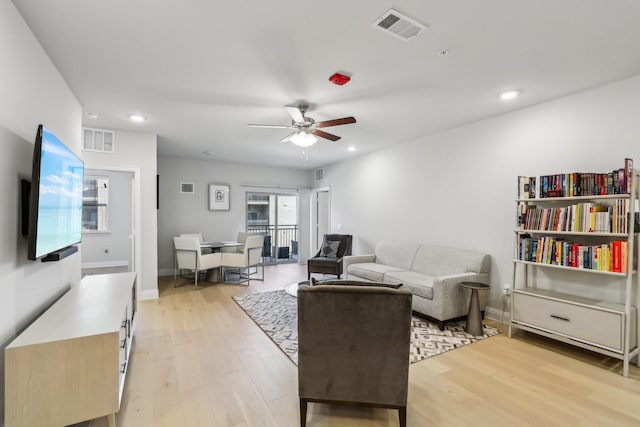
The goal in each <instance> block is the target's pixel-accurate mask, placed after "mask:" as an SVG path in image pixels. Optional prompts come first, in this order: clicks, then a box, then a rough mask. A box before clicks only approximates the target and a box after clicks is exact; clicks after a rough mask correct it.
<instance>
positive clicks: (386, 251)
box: [375, 240, 420, 270]
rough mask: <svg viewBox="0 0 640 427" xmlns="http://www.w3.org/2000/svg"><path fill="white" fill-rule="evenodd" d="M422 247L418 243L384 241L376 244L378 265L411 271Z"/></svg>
mask: <svg viewBox="0 0 640 427" xmlns="http://www.w3.org/2000/svg"><path fill="white" fill-rule="evenodd" d="M419 247H420V245H419V244H418V243H404V242H392V241H388V240H382V241H380V242H378V244H376V249H375V254H376V261H375V262H376V264H384V265H390V266H393V267H397V268H399V269H400V270H410V269H411V265H412V264H413V259H414V258H415V256H416V252H417V251H418V248H419Z"/></svg>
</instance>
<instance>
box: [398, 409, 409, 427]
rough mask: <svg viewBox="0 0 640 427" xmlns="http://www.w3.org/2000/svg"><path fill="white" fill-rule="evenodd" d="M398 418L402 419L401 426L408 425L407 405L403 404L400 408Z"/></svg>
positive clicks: (405, 426)
mask: <svg viewBox="0 0 640 427" xmlns="http://www.w3.org/2000/svg"><path fill="white" fill-rule="evenodd" d="M398 420H399V421H400V427H407V407H406V406H403V407H402V408H398Z"/></svg>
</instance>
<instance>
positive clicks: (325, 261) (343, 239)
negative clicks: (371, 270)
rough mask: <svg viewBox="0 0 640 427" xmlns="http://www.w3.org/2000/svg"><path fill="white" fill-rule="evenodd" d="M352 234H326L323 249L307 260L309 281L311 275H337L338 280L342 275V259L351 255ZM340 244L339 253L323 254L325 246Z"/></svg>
mask: <svg viewBox="0 0 640 427" xmlns="http://www.w3.org/2000/svg"><path fill="white" fill-rule="evenodd" d="M352 241H353V236H352V235H351V234H325V235H324V238H323V240H322V245H323V246H322V247H320V249H319V250H318V251H317V252H316V253H315V255H313V256H312V257H311V258H309V259H308V260H307V279H310V278H311V273H322V274H335V275H336V276H338V279H339V278H340V276H341V275H342V257H345V256H347V255H351V242H352ZM332 242H338V246H337V251H336V252H335V253H331V254H327V253H325V252H323V249H324V245H325V244H331V243H332Z"/></svg>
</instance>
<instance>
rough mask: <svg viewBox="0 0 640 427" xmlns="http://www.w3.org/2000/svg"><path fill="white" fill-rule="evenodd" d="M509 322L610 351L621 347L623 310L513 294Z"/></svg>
mask: <svg viewBox="0 0 640 427" xmlns="http://www.w3.org/2000/svg"><path fill="white" fill-rule="evenodd" d="M594 302H595V301H594ZM633 314H634V316H633V318H635V308H634V310H633ZM513 320H514V322H520V323H524V324H527V325H529V326H533V327H537V328H540V329H544V330H547V331H549V332H555V333H558V334H561V335H565V336H568V337H570V338H574V339H577V340H580V341H584V342H587V343H591V344H595V345H597V346H600V347H605V348H607V349H610V350H613V351H617V352H622V350H623V348H624V332H623V331H624V326H625V325H624V311H618V310H614V309H611V308H608V307H598V306H594V305H585V304H582V303H578V302H575V301H571V300H559V299H557V298H553V297H550V296H547V295H535V294H531V293H520V292H517V291H516V292H514V293H513ZM632 341H633V342H632V343H630V344H631V347H632V348H633V346H635V341H636V340H635V337H633V336H632Z"/></svg>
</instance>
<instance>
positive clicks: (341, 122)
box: [315, 117, 356, 128]
mask: <svg viewBox="0 0 640 427" xmlns="http://www.w3.org/2000/svg"><path fill="white" fill-rule="evenodd" d="M355 122H356V118H355V117H343V118H341V119H333V120H325V121H324V122H318V123H316V125H315V127H317V128H328V127H330V126H338V125H348V124H350V123H355Z"/></svg>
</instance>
